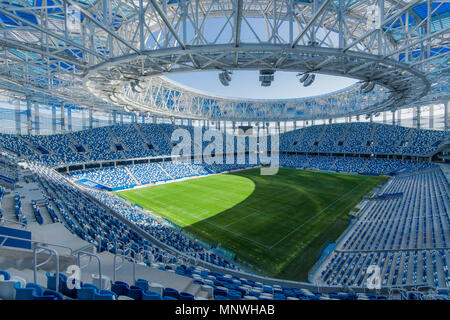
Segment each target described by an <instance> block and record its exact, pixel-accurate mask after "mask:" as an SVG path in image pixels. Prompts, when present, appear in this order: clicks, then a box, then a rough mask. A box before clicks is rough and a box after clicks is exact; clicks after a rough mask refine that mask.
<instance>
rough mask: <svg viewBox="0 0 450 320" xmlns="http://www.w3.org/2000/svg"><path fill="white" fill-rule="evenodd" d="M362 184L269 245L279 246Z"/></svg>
mask: <svg viewBox="0 0 450 320" xmlns="http://www.w3.org/2000/svg"><path fill="white" fill-rule="evenodd" d="M361 184H362V182H361V183H360V184H358V185H356V186H355V187H354V188H352V189H350V190H349V191H348V192H346V193H344V194H343V195H342V196H341V197H339V198H337V199H336V200H334V201H333V202H332V203H330V204H329V205H328V206H326V207H325V208H323V209H322V210H320V211H319V212H318V213H316V214H315V215H313V216H312V217H310V218H309V219H307V220H306V221H305V222H303V223H302V224H300V225H298V226H297V227H296V228H295V229H293V230H291V231H290V232H288V233H287V234H286V235H285V236H284V237H283V238H281V239H280V240H278V241H277V242H275V243H274V244H272V245H271V246H269V249H272V248H273V247H275V246H277V245H278V244H279V243H281V242H282V241H284V240H285V239H286V238H287V237H289V236H290V235H291V234H292V233H293V232H296V231H297V230H299V229H300V228H302V227H303V226H304V225H305V224H307V223H308V222H309V221H310V220H311V219H313V218H316V217H317V216H319V215H321V214H322V213H324V212H325V210H326V209H328V208H329V207H331V206H332V205H333V204H334V203H336V202H337V201H338V200H341V199H342V198H344V197H345V196H346V195H347V194H349V193H351V192H353V190H355V189H356V188H358V187H359V186H360V185H361Z"/></svg>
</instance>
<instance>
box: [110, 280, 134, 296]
mask: <svg viewBox="0 0 450 320" xmlns="http://www.w3.org/2000/svg"><path fill="white" fill-rule="evenodd" d="M129 289H130V287H129V285H128V283H126V282H123V281H116V282H114V283H113V284H112V286H111V291H112V292H114V293H115V294H116V295H117V296H126V295H128V290H129Z"/></svg>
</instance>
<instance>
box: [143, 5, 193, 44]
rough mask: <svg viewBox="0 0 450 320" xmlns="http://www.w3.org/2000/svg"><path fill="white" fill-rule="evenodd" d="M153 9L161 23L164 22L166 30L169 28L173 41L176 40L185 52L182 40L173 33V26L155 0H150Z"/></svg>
mask: <svg viewBox="0 0 450 320" xmlns="http://www.w3.org/2000/svg"><path fill="white" fill-rule="evenodd" d="M150 1H151V3H152V5H153V8H155V10H156V12H158V14H159V16H160V18H161V19H162V21H163V22H164V24H165V25H166V26H167V28H169V31H170V33H172V35H173V37H174V38H175V40H177V42H178V44H179V45H180V47H181V49H183V50H185V49H186V45H185V44H184V42H183V40H181V39H180V37H179V36H178V33H177V32H176V31H175V29H174V27H173V25H172V24H171V23H170V21H169V19H168V18H167V16H166V14H165V13H164V11H163V10H162V9H161V7H160V6H159V4H158V2H157V1H156V0H150Z"/></svg>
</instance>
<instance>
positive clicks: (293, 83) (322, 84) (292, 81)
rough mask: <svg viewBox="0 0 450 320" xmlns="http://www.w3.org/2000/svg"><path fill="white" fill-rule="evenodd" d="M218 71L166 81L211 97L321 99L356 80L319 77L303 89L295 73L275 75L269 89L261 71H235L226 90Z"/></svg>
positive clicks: (326, 76) (192, 74)
mask: <svg viewBox="0 0 450 320" xmlns="http://www.w3.org/2000/svg"><path fill="white" fill-rule="evenodd" d="M218 74H219V72H218V71H204V72H196V73H180V74H171V75H167V76H166V77H167V78H169V79H171V80H174V81H176V82H179V83H181V84H182V85H184V86H188V87H190V88H193V89H197V90H200V91H203V92H206V93H209V94H212V95H216V96H221V97H236V98H252V99H288V98H302V97H310V96H316V95H321V94H325V93H329V92H333V91H336V90H340V89H343V88H346V87H348V86H350V85H352V84H354V83H355V82H356V80H354V79H349V78H344V77H336V76H328V75H322V74H317V75H316V80H315V81H314V83H313V84H312V85H310V86H309V87H306V88H305V87H303V85H301V84H300V82H299V81H298V78H297V77H296V73H294V72H275V80H274V81H273V82H272V85H271V86H270V87H261V84H260V82H259V80H258V79H259V72H258V71H233V74H232V80H231V83H230V85H229V86H227V87H225V86H223V85H222V84H221V83H220V81H219V78H218Z"/></svg>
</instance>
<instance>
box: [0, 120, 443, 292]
mask: <svg viewBox="0 0 450 320" xmlns="http://www.w3.org/2000/svg"><path fill="white" fill-rule="evenodd" d="M176 128H177V126H174V125H161V124H158V125H157V124H142V125H138V124H132V125H124V126H117V125H116V126H113V127H103V128H96V129H90V130H85V131H80V132H75V133H68V134H65V135H58V136H55V137H52V136H23V137H16V136H11V135H0V143H1V147H2V148H4V149H6V150H9V151H11V152H14V153H15V154H16V155H17V156H19V157H22V158H26V159H27V162H26V163H27V168H28V169H29V170H30V171H29V172H30V173H31V175H29V176H27V178H26V180H27V181H29V182H30V183H33V182H34V183H36V185H37V186H38V188H39V190H40V192H41V194H42V195H43V197H44V200H41V201H35V200H31V206H30V209H31V210H32V211H31V212H32V217H33V219H32V222H30V220H29V219H28V218H27V215H26V214H24V211H23V208H22V199H21V198H22V197H21V195H20V193H18V192H16V193H15V195H14V211H15V217H16V220H17V221H18V222H20V223H22V224H28V225H30V224H31V225H34V223H37V224H38V225H46V223H48V222H50V221H51V223H61V224H62V225H63V226H64V227H65V229H66V230H67V231H68V232H70V233H71V234H73V235H76V236H77V237H79V238H80V239H83V240H85V241H87V242H88V243H90V244H92V245H93V246H94V247H95V248H96V252H98V253H109V254H116V255H117V254H119V253H120V255H121V256H123V257H125V260H128V261H136V259H138V257H139V259H141V261H142V263H143V265H145V266H146V267H148V268H149V269H148V270H153V269H157V270H160V271H164V272H171V273H174V274H176V275H180V276H183V277H187V278H189V279H191V280H192V281H193V283H195V284H196V285H198V286H199V287H200V288H201V290H200V291H199V292H203V294H198V293H197V294H194V293H189V292H184V291H182V290H178V289H175V288H171V287H170V286H161V285H157V284H152V283H149V281H148V280H145V279H136V281H133V282H125V281H120V280H118V281H110V283H109V284H108V286H109V289H108V290H107V289H105V288H102V287H100V286H99V283H98V282H95V281H94V282H88V281H85V282H83V283H82V285H81V287H80V288H79V289H76V290H72V291H70V290H69V289H68V288H65V287H64V283H65V282H64V279H65V278H64V277H65V275H64V274H62V273H61V274H60V275H59V276H60V277H61V279H60V281H59V287H58V288H57V287H56V282H55V279H56V275H54V274H50V273H49V274H47V275H46V278H47V284H46V285H43V284H41V283H40V284H38V283H34V282H33V281H14V285H13V286H12V287H11V284H8V285H6V284H5V288H6V287H8V286H9V287H8V288H9V289H8V290H9V291H8V292H6V291H7V290H6V289H5V291H2V288H3V285H4V284H3V282H1V279H0V294H1V295H4V297H12V296H14V297H15V299H18V300H20V299H32V300H61V299H69V298H71V299H88V300H100V299H103V300H104V299H106V300H117V299H119V300H121V299H135V300H160V299H163V300H171V299H178V300H192V299H202V298H203V297H207V298H209V299H216V300H240V299H243V300H267V299H281V300H284V299H287V300H330V299H331V300H334V299H338V300H382V299H387V298H388V295H376V294H372V293H361V292H356V291H355V292H350V293H349V292H343V291H340V290H339V288H343V286H347V287H350V288H361V287H362V286H363V284H364V283H365V281H366V277H367V276H366V270H367V268H368V267H369V266H370V265H374V264H375V265H377V266H380V268H382V270H383V271H382V277H383V282H382V285H383V286H385V287H391V288H396V287H398V286H414V285H428V286H430V287H433V288H436V291H434V293H433V295H432V297H431V296H429V295H428V296H427V295H424V294H421V293H417V292H416V293H414V294H412V293H411V292H409V293H407V294H406V295H405V294H403V293H402V295H401V296H396V298H401V299H425V298H433V299H448V293H447V292H446V291H445V284H446V283H447V282H448V281H449V274H448V263H449V260H448V259H449V252H448V249H446V248H447V244H448V241H449V240H450V239H449V235H448V230H449V225H450V218H449V214H448V212H450V197H449V196H448V195H449V191H450V190H449V184H448V181H447V179H446V177H445V176H444V175H443V174H442V172H441V170H440V168H439V167H438V166H437V165H435V164H433V163H429V162H422V161H413V160H402V159H400V158H399V159H394V158H377V157H373V156H371V155H368V153H369V154H372V153H373V154H380V155H382V154H386V153H387V154H392V155H397V156H398V155H399V154H400V155H401V154H402V152H408V153H416V154H421V155H423V156H425V155H427V154H429V153H431V152H432V151H433V150H434V148H435V147H436V143H437V142H439V141H441V140H442V139H444V138H445V136H444V135H443V134H442V133H437V134H436V133H433V132H428V131H423V132H422V131H421V132H420V133H416V132H414V131H411V130H413V129H405V128H398V127H392V126H388V125H378V124H373V123H368V124H366V123H360V124H339V125H328V126H313V127H307V128H304V129H300V130H295V131H290V132H287V133H285V134H283V135H281V137H280V146H281V153H280V158H279V160H280V166H282V167H290V168H298V169H312V170H325V171H337V172H346V173H357V174H371V175H380V174H384V175H393V177H391V178H390V180H389V183H388V184H387V185H386V186H385V188H384V189H383V190H382V191H380V193H379V194H378V195H376V196H374V198H373V199H369V200H367V202H366V206H364V207H363V209H362V210H361V211H360V212H359V213H358V217H357V219H356V220H355V222H354V223H353V224H352V226H351V227H350V229H349V231H348V232H347V233H346V234H345V236H344V237H343V238H342V239H341V240H340V242H339V243H338V245H337V246H336V247H335V249H334V250H333V251H332V253H331V254H330V256H329V257H328V258H327V259H326V260H325V261H323V262H322V263H321V264H320V265H319V266H318V268H317V270H316V271H315V272H314V273H313V274H312V276H311V277H310V280H311V281H312V282H313V283H315V284H319V287H320V286H323V287H328V288H330V287H334V288H336V290H332V291H330V290H328V291H327V292H318V291H315V290H313V289H311V288H309V289H307V288H306V287H303V288H295V287H290V286H281V285H278V284H273V283H270V281H269V282H267V283H264V282H262V281H252V280H246V279H245V277H243V276H242V275H241V276H237V275H236V274H233V275H229V274H227V272H238V274H240V272H242V269H241V267H240V266H238V265H237V264H235V263H234V262H232V261H229V260H227V259H225V258H223V257H221V256H220V255H218V254H217V253H215V252H212V251H211V250H210V249H208V248H206V247H204V246H202V245H200V244H198V243H197V242H196V241H194V240H193V239H191V238H189V237H186V235H183V234H181V233H180V232H179V231H178V230H177V229H174V228H173V227H172V226H171V225H170V224H167V222H164V221H163V220H161V219H160V218H157V217H152V216H149V215H148V214H146V213H145V212H144V211H142V210H141V209H139V208H137V207H133V206H132V205H131V204H129V203H128V202H126V201H125V200H123V199H122V198H120V197H117V196H115V195H113V194H111V193H109V192H105V191H102V190H98V189H93V188H89V187H86V186H84V185H78V184H74V183H73V181H78V180H83V179H87V180H90V181H93V182H96V183H99V184H102V185H105V186H108V187H109V188H111V189H114V188H130V187H134V186H136V185H137V184H140V185H145V184H149V183H157V182H166V181H170V180H174V179H180V178H185V177H192V176H198V175H205V174H215V173H221V172H225V171H230V170H239V169H244V168H248V167H251V166H255V165H256V166H258V165H260V162H256V163H251V161H250V156H249V154H246V155H245V156H243V157H242V159H243V160H244V161H241V162H242V163H239V161H238V160H242V159H241V157H239V158H238V156H237V155H234V163H229V164H227V163H223V164H220V163H207V162H202V163H200V164H198V163H193V162H185V161H167V160H165V161H158V162H149V163H136V164H130V163H126V164H125V165H118V166H115V167H104V168H95V169H86V170H77V171H72V172H70V173H68V175H67V176H66V177H67V178H69V179H67V178H66V177H64V176H63V175H61V174H60V173H57V172H56V171H54V170H53V169H51V168H50V167H52V166H56V165H61V164H63V165H68V164H76V163H89V162H90V161H91V162H95V161H105V160H125V159H134V158H147V157H158V156H167V155H169V154H170V151H171V149H172V146H173V144H172V143H171V142H170V136H171V134H172V132H173V131H174V130H175V129H176ZM182 128H186V127H185V126H183V127H182ZM188 131H189V132H191V133H192V132H193V128H188ZM362 132H364V133H363V134H362ZM394 136H395V137H397V136H398V137H400V138H399V139H398V141H396V142H392V139H391V138H386V137H394ZM424 136H425V137H426V138H424ZM368 141H372V143H369V144H368V143H367V142H368ZM404 141H407V142H408V143H409V142H410V143H411V144H408V143H406V144H404ZM412 144H417V146H415V147H414V148H413V147H412V146H411V145H412ZM205 145H207V143H204V146H205ZM80 146H81V147H82V148H81V149H84V150H83V151H80ZM117 146H121V147H122V148H116V147H117ZM204 146H203V147H204ZM408 146H410V147H409V148H408ZM246 148H247V149H248V142H246ZM194 149H195V148H194V147H193V150H194ZM295 152H298V153H299V154H296V153H295ZM333 153H337V154H336V155H330V154H333ZM338 153H341V154H338ZM343 153H347V155H346V156H343V155H342V154H343ZM13 171H14V170H13ZM16 174H17V171H16ZM5 192H6V189H5V188H3V187H2V188H1V189H0V204H1V200H2V199H3V195H4V194H5ZM390 195H392V196H390ZM28 203H30V202H28ZM43 210H44V211H45V212H48V217H49V218H50V219H49V218H48V217H44V214H43ZM423 210H425V211H423ZM0 213H1V212H0ZM48 219H49V220H48ZM34 221H35V222H34ZM46 221H47V222H46ZM150 240H152V241H150ZM133 259H134V260H133ZM189 259H194V260H195V261H199V262H201V263H202V266H198V265H197V266H195V265H192V264H189V263H187V261H189ZM205 266H206V267H205ZM208 266H209V267H211V268H212V269H210V268H209V267H208ZM215 268H221V270H224V271H225V272H218V271H214V270H215ZM149 272H150V271H149ZM2 274H3V275H4V276H3V278H4V281H10V280H9V279H10V278H11V277H13V275H9V274H7V271H4V272H0V276H1V275H2ZM7 278H8V279H7ZM16 278H17V277H16ZM22 280H23V279H22ZM446 281H447V282H446ZM8 283H9V282H8ZM5 292H6V293H5ZM428 294H429V293H428ZM389 297H390V298H392V296H389Z"/></svg>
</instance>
